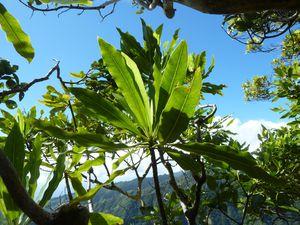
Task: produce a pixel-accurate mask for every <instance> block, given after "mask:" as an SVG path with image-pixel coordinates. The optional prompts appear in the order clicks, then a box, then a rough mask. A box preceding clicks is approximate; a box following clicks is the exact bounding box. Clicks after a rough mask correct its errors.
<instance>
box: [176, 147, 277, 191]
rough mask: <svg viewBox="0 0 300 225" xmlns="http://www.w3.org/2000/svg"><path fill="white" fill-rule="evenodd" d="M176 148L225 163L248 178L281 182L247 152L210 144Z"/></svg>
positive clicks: (275, 182)
mask: <svg viewBox="0 0 300 225" xmlns="http://www.w3.org/2000/svg"><path fill="white" fill-rule="evenodd" d="M174 146H175V147H176V148H179V149H182V150H184V151H187V152H191V153H194V154H196V155H199V156H205V157H209V158H212V159H214V160H219V161H223V162H226V163H227V164H229V165H230V166H231V167H232V168H233V169H236V170H241V171H243V172H245V173H246V174H248V175H249V176H250V177H253V178H257V179H261V180H264V181H268V182H270V183H273V184H277V185H280V184H281V182H280V181H279V180H278V179H276V178H275V177H273V176H271V175H269V174H268V173H267V172H266V171H264V170H263V169H262V168H260V167H259V166H258V165H257V163H256V161H255V159H254V158H253V156H251V155H250V153H249V152H245V151H236V150H235V149H233V148H231V147H230V146H224V145H214V144H211V143H190V144H175V145H174Z"/></svg>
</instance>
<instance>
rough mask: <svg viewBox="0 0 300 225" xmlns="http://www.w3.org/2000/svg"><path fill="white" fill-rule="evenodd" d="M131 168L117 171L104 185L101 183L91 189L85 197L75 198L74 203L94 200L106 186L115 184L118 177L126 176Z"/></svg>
mask: <svg viewBox="0 0 300 225" xmlns="http://www.w3.org/2000/svg"><path fill="white" fill-rule="evenodd" d="M128 169H129V168H126V169H124V170H116V171H115V172H113V173H112V174H111V175H110V177H109V178H108V180H107V181H105V182H104V183H99V184H97V185H96V186H95V187H93V188H91V189H90V190H89V191H88V192H86V193H85V194H84V195H81V196H78V197H77V198H75V199H74V200H73V202H82V201H87V200H89V199H92V198H93V197H94V196H95V195H96V194H97V192H98V191H99V190H100V189H101V188H102V187H103V186H105V185H108V184H110V183H111V182H113V180H114V179H115V178H116V177H118V176H121V175H123V174H125V172H126V171H127V170H128Z"/></svg>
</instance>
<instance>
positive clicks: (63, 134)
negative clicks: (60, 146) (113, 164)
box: [33, 120, 129, 152]
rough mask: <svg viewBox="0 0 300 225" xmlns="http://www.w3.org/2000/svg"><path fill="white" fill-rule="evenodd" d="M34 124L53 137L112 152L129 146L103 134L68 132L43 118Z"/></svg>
mask: <svg viewBox="0 0 300 225" xmlns="http://www.w3.org/2000/svg"><path fill="white" fill-rule="evenodd" d="M33 124H34V126H35V127H37V128H39V129H41V130H43V131H45V132H46V133H47V134H49V135H51V136H53V137H56V138H59V139H63V140H74V141H76V142H77V143H78V144H79V145H82V146H86V147H90V146H96V147H100V148H103V149H105V150H106V151H110V152H112V151H117V150H121V149H128V148H129V147H128V146H126V145H124V144H115V143H113V142H109V141H108V140H107V138H106V137H105V136H104V135H101V134H94V133H87V132H85V133H74V132H68V131H65V130H64V129H61V128H58V127H55V126H52V125H50V124H49V123H48V122H45V121H42V120H34V122H33Z"/></svg>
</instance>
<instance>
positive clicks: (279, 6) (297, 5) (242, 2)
mask: <svg viewBox="0 0 300 225" xmlns="http://www.w3.org/2000/svg"><path fill="white" fill-rule="evenodd" d="M174 2H177V3H180V4H183V5H185V6H188V7H191V8H193V9H196V10H198V11H201V12H203V13H209V14H234V13H247V12H259V11H263V10H300V0H174Z"/></svg>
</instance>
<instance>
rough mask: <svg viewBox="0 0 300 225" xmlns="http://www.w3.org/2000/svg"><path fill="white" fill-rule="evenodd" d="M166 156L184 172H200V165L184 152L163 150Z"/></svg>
mask: <svg viewBox="0 0 300 225" xmlns="http://www.w3.org/2000/svg"><path fill="white" fill-rule="evenodd" d="M164 150H165V151H166V152H167V154H168V155H169V156H170V157H171V158H172V159H173V160H174V161H175V162H177V163H178V165H179V166H180V167H181V168H182V169H184V170H190V171H192V172H194V173H196V174H198V173H199V172H201V165H200V163H198V162H197V161H196V160H195V157H194V158H193V156H191V155H187V154H186V153H184V152H180V151H176V150H173V149H164Z"/></svg>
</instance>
